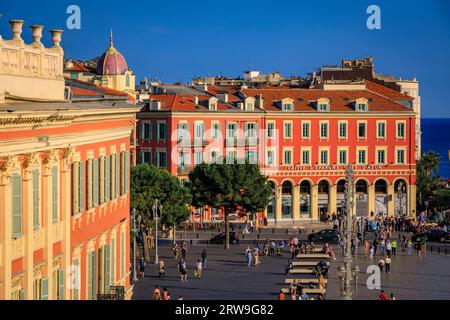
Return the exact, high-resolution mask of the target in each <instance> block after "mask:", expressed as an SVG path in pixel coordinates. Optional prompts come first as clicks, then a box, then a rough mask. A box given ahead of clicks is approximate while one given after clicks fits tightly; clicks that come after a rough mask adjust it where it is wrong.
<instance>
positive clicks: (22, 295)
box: [19, 289, 25, 300]
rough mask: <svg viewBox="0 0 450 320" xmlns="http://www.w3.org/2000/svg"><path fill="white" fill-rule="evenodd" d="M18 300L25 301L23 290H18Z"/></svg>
mask: <svg viewBox="0 0 450 320" xmlns="http://www.w3.org/2000/svg"><path fill="white" fill-rule="evenodd" d="M19 300H25V289H20V290H19Z"/></svg>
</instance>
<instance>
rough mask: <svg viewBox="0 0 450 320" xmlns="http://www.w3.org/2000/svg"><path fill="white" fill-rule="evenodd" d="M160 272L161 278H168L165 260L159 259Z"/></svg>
mask: <svg viewBox="0 0 450 320" xmlns="http://www.w3.org/2000/svg"><path fill="white" fill-rule="evenodd" d="M158 272H159V277H160V278H162V277H165V276H166V263H165V262H164V260H163V259H159V261H158Z"/></svg>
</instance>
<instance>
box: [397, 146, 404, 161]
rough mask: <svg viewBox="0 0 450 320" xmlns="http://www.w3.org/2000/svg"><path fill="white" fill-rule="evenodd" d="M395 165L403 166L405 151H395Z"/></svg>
mask: <svg viewBox="0 0 450 320" xmlns="http://www.w3.org/2000/svg"><path fill="white" fill-rule="evenodd" d="M397 163H398V164H405V150H403V149H398V150H397Z"/></svg>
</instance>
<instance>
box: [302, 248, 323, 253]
mask: <svg viewBox="0 0 450 320" xmlns="http://www.w3.org/2000/svg"><path fill="white" fill-rule="evenodd" d="M305 250H306V249H305ZM321 252H323V248H322V247H320V248H314V251H313V252H311V251H308V253H307V254H309V253H321Z"/></svg>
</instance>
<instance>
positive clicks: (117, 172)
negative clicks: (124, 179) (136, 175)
mask: <svg viewBox="0 0 450 320" xmlns="http://www.w3.org/2000/svg"><path fill="white" fill-rule="evenodd" d="M114 156H115V158H116V181H115V182H116V190H115V193H114V198H117V197H118V196H119V192H120V191H119V190H120V189H119V179H120V176H119V165H120V161H119V154H117V153H116V154H115V155H114Z"/></svg>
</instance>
